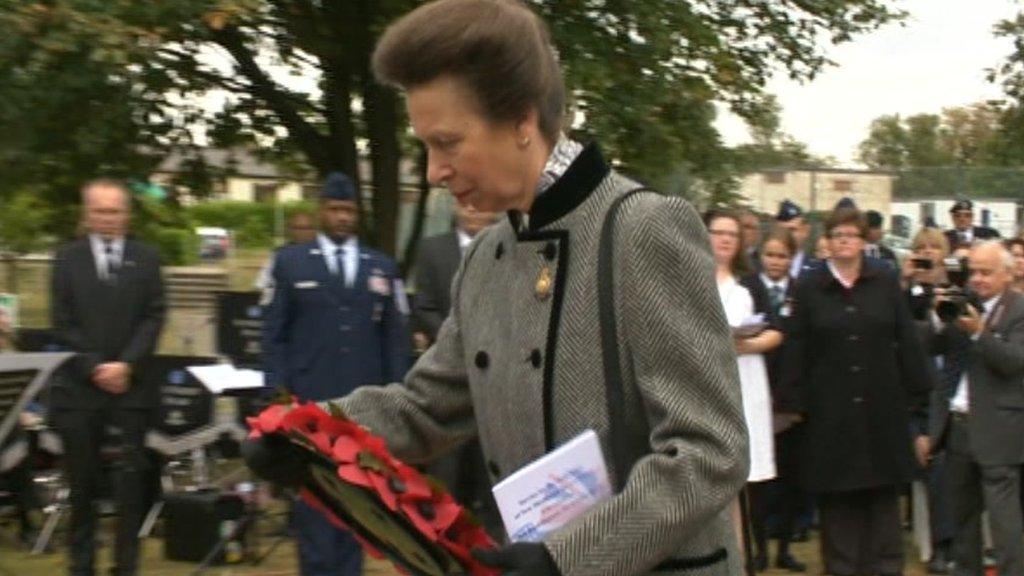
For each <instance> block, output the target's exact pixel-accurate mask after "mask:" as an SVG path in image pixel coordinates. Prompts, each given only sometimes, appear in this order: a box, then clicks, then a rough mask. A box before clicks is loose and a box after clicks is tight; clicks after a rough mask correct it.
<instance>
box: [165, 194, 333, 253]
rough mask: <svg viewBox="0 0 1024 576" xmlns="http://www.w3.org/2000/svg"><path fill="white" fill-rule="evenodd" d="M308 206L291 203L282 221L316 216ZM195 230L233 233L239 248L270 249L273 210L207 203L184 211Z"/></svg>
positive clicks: (253, 205)
mask: <svg viewBox="0 0 1024 576" xmlns="http://www.w3.org/2000/svg"><path fill="white" fill-rule="evenodd" d="M315 211H316V205H315V204H313V203H311V202H290V203H286V204H284V205H283V206H282V214H283V218H284V220H286V221H287V219H288V218H289V217H291V215H292V214H294V213H296V212H307V213H315ZM185 213H186V214H187V215H188V218H189V219H190V220H191V221H192V222H193V223H194V224H195V226H216V227H220V228H226V229H227V230H229V231H231V232H233V233H234V237H235V242H236V244H237V245H238V246H239V247H242V248H269V247H271V246H273V245H274V241H275V238H274V233H275V222H276V218H277V214H276V208H275V206H274V205H273V204H262V203H256V202H230V201H226V202H206V203H203V204H197V205H195V206H190V207H188V208H186V209H185Z"/></svg>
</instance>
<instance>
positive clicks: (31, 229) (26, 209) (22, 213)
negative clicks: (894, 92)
mask: <svg viewBox="0 0 1024 576" xmlns="http://www.w3.org/2000/svg"><path fill="white" fill-rule="evenodd" d="M49 218H50V214H49V208H48V207H47V205H46V204H45V203H44V202H43V201H42V200H41V199H40V198H39V197H38V196H36V195H35V194H32V193H31V192H27V191H23V192H21V193H19V194H17V195H14V196H13V197H10V198H7V199H5V200H2V201H0V258H2V259H3V261H4V263H5V264H6V265H7V291H8V292H10V293H12V294H17V293H18V258H19V257H20V256H24V255H25V254H28V253H30V252H32V251H34V250H39V249H40V248H42V247H43V246H45V244H46V239H47V234H46V232H47V225H48V224H49Z"/></svg>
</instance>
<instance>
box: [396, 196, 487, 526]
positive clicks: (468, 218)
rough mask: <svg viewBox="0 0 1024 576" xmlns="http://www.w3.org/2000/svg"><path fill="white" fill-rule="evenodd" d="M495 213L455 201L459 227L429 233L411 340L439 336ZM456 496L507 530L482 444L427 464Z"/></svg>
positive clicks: (424, 342)
mask: <svg viewBox="0 0 1024 576" xmlns="http://www.w3.org/2000/svg"><path fill="white" fill-rule="evenodd" d="M496 217H497V215H496V214H494V213H493V212H481V211H478V210H476V209H474V208H473V207H471V206H463V205H461V204H456V205H455V230H453V231H451V232H449V233H447V234H441V235H438V236H432V237H430V238H425V239H424V240H423V242H422V243H421V244H420V249H419V257H418V258H417V259H416V298H415V299H414V300H413V330H414V333H413V342H415V344H416V348H417V349H419V350H426V349H427V348H428V347H429V346H430V344H431V343H433V342H434V340H435V339H436V338H437V332H438V330H440V329H441V323H442V322H444V319H445V318H447V317H448V311H449V309H450V308H451V286H452V279H453V278H455V272H456V271H457V270H458V268H459V263H460V262H462V255H463V254H464V253H465V251H466V250H467V249H468V248H469V245H470V243H471V242H472V241H473V238H475V237H476V235H477V233H479V232H480V231H481V230H483V229H484V228H486V227H487V226H489V225H491V224H493V223H494V220H495V219H496ZM427 472H428V473H429V474H430V475H431V476H433V477H435V478H437V479H438V480H440V481H441V482H442V483H443V484H444V485H445V486H446V487H447V488H448V490H449V491H450V492H451V493H452V495H453V496H455V499H456V500H458V501H459V502H461V503H462V504H464V505H466V506H468V507H469V508H470V510H472V511H473V513H474V514H476V516H477V518H478V519H479V520H480V522H481V523H482V524H483V525H484V527H485V528H487V530H488V531H489V532H490V533H491V534H492V535H493V536H495V537H497V536H500V535H501V534H502V533H503V530H502V524H501V517H500V516H499V514H498V511H497V508H496V506H495V504H494V497H493V496H492V495H491V482H490V479H489V478H488V477H487V468H486V466H485V464H484V459H483V454H482V453H481V451H480V443H479V442H477V441H476V440H473V441H471V442H467V443H466V444H464V445H463V446H461V447H460V448H459V449H457V450H455V451H454V452H452V453H451V454H448V455H446V456H443V457H441V458H439V459H438V460H436V461H434V462H433V463H431V464H430V466H428V467H427Z"/></svg>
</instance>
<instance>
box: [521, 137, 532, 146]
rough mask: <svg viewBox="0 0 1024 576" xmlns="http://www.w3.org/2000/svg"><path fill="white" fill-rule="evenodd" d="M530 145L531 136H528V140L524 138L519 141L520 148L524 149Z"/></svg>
mask: <svg viewBox="0 0 1024 576" xmlns="http://www.w3.org/2000/svg"><path fill="white" fill-rule="evenodd" d="M529 145H530V137H529V136H527V137H526V138H523V139H522V140H520V141H519V146H520V147H522V148H526V147H527V146H529Z"/></svg>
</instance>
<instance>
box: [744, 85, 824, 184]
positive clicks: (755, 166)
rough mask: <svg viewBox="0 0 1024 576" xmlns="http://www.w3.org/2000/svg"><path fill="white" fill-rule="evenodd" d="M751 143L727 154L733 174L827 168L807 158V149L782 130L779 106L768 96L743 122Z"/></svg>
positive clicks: (776, 101) (780, 107)
mask: <svg viewBox="0 0 1024 576" xmlns="http://www.w3.org/2000/svg"><path fill="white" fill-rule="evenodd" d="M747 125H748V126H749V127H750V135H751V136H752V138H753V142H752V143H750V144H741V145H739V146H736V147H735V148H733V149H732V150H731V154H730V156H731V162H732V165H733V167H734V169H735V170H736V171H737V172H740V173H745V172H753V171H757V170H764V169H766V168H784V167H821V166H826V165H827V164H828V162H827V161H825V160H824V159H822V158H818V157H816V156H814V155H813V154H811V152H810V151H809V150H808V148H807V145H806V144H804V143H803V142H800V141H798V140H796V139H795V138H793V136H791V135H789V134H787V133H786V132H785V131H783V130H782V106H781V105H780V104H779V103H778V100H777V99H776V98H775V96H772V95H768V96H767V97H766V98H765V100H764V105H763V106H762V107H761V109H760V110H758V112H757V113H756V115H754V116H752V117H751V118H749V119H748V120H747Z"/></svg>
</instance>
